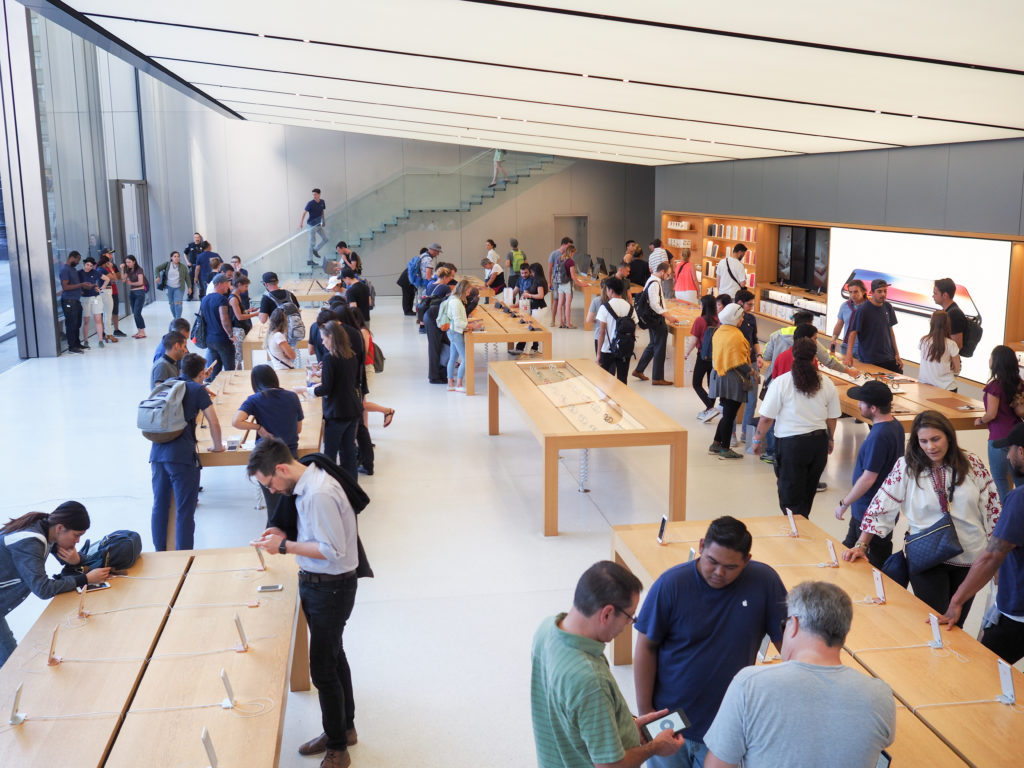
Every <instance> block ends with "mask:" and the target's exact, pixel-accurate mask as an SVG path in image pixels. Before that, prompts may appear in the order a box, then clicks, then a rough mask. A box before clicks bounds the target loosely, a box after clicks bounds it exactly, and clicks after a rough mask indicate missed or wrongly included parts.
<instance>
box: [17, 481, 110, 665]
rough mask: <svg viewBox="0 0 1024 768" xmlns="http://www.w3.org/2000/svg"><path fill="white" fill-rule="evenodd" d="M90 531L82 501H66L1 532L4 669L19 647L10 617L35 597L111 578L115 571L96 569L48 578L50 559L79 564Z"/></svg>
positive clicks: (19, 519)
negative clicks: (81, 546)
mask: <svg viewBox="0 0 1024 768" xmlns="http://www.w3.org/2000/svg"><path fill="white" fill-rule="evenodd" d="M88 529H89V513H88V512H87V511H86V509H85V507H84V506H82V505H81V504H80V503H79V502H77V501H65V502H64V503H63V504H61V505H60V506H59V507H57V508H56V509H55V510H53V512H50V513H49V514H47V513H46V512H29V513H28V514H26V515H22V516H21V517H18V518H15V519H13V520H8V521H7V524H6V525H5V526H3V527H2V528H0V667H2V666H3V665H4V662H6V661H7V659H8V657H10V655H11V654H12V653H14V649H15V648H17V646H18V643H17V641H15V639H14V633H12V632H11V628H10V627H9V626H8V625H7V619H6V616H7V614H8V613H10V612H11V611H13V610H14V609H15V608H17V607H18V606H19V605H21V603H22V601H24V600H25V598H26V597H28V594H29V592H31V593H32V594H34V595H35V596H36V597H39V598H42V599H43V600H49V599H50V598H51V597H54V596H56V595H59V594H61V593H62V592H70V591H71V590H73V589H75V588H76V587H83V586H85V585H86V584H95V583H97V582H100V581H103V580H104V579H106V578H107V576H109V575H110V569H109V568H94V569H93V570H91V571H89V573H72V574H69V575H67V576H54V577H53V578H52V579H50V578H47V576H46V556H47V555H49V554H52V555H53V556H54V557H56V558H57V559H58V560H59V561H60V562H61V563H67V564H70V565H77V564H78V562H79V560H80V558H79V556H78V552H77V551H76V550H75V545H76V544H78V540H79V539H80V538H82V534H84V533H85V532H86V531H87V530H88Z"/></svg>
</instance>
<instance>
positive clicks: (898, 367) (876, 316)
mask: <svg viewBox="0 0 1024 768" xmlns="http://www.w3.org/2000/svg"><path fill="white" fill-rule="evenodd" d="M888 289H889V284H888V283H887V282H885V280H882V279H881V278H877V279H875V280H872V281H871V293H870V294H869V295H868V300H867V301H865V302H864V303H863V304H861V305H860V306H859V307H858V308H857V311H856V312H854V313H853V317H852V318H851V319H850V331H849V333H848V334H847V335H846V360H845V363H846V366H847V367H850V366H852V365H853V350H854V349H857V350H858V354H859V357H858V358H857V359H858V360H860V361H861V362H862V363H869V364H871V365H877V366H879V367H881V368H886V369H888V370H890V371H894V372H895V373H903V361H902V360H901V359H900V350H899V348H898V347H897V346H896V332H895V331H893V327H894V326H895V325H896V324H897V323H898V322H899V321H898V320H897V319H896V310H895V309H893V307H892V304H890V303H889V302H888V301H886V300H885V297H886V293H887V291H888Z"/></svg>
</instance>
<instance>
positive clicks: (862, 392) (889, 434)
mask: <svg viewBox="0 0 1024 768" xmlns="http://www.w3.org/2000/svg"><path fill="white" fill-rule="evenodd" d="M846 394H847V396H848V397H849V398H850V399H851V400H856V401H857V405H858V406H860V415H861V417H863V418H864V419H870V420H871V431H870V432H868V436H867V439H865V440H864V442H863V443H862V444H861V446H860V450H859V451H858V452H857V463H856V464H854V467H853V487H852V488H851V489H850V490H848V491H847V492H846V493H845V494H844V495H843V496H842V497H841V498H840V499H839V503H838V504H837V505H836V509H835V516H836V520H842V519H843V515H844V514H846V510H847V509H849V510H850V528H849V531H848V532H847V534H846V538H845V539H844V540H843V546H844V547H846V548H847V549H851V548H852V547H855V546H858V545H857V539H859V538H860V523H861V520H863V519H864V513H865V512H866V511H867V508H868V505H869V504H870V503H871V500H872V499H873V498H874V497H875V494H876V493H877V492H878V489H879V488H881V487H882V483H884V482H885V478H887V477H888V476H889V472H890V471H891V470H892V468H893V465H894V464H895V463H896V460H897V459H898V458H899V457H900V456H902V455H903V451H904V447H905V444H906V435H905V434H904V432H903V425H902V424H900V423H899V422H898V421H896V419H895V418H893V415H892V391H891V390H890V389H889V388H888V387H887V386H886V385H885V384H883V383H882V382H880V381H869V382H867V383H866V384H864V386H861V387H850V389H849V390H847V392H846ZM865 554H866V555H867V558H868V562H869V563H871V564H872V565H873V566H874V567H875V568H881V567H882V565H883V564H884V563H885V560H886V558H887V557H889V555H891V554H892V532H891V531H890V532H889V535H887V536H884V537H883V536H876V537H875V538H873V539H872V540H871V545H870V547H868V548H867V552H866V553H865Z"/></svg>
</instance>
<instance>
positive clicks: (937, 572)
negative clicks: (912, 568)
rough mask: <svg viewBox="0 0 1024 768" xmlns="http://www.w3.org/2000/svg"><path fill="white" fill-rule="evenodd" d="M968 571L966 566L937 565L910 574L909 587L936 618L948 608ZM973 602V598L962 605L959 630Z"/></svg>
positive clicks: (958, 622) (958, 623)
mask: <svg viewBox="0 0 1024 768" xmlns="http://www.w3.org/2000/svg"><path fill="white" fill-rule="evenodd" d="M969 570H970V567H969V566H966V565H947V564H946V563H939V564H938V565H936V566H934V567H932V568H929V569H927V570H925V571H921V572H920V573H918V574H911V576H910V587H911V589H913V591H914V594H915V595H916V596H917V599H918V600H921V601H923V602H925V603H927V604H928V606H929V607H930V608H931V609H932V610H933V611H935V615H936V616H941V615H942V614H944V613H945V612H946V609H947V608H949V601H950V599H951V598H952V597H953V593H955V592H956V591H957V589H958V588H959V587H960V585H961V584H963V581H964V579H966V578H967V572H968V571H969ZM973 602H974V598H973V597H972V598H971V599H970V600H967V601H966V602H965V603H964V609H963V610H962V611H961V612H960V620H959V621H957V623H956V625H957V626H958V627H960V628H961V629H963V627H964V622H965V621H967V614H968V613H970V611H971V603H973Z"/></svg>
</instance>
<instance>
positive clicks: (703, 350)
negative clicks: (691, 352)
mask: <svg viewBox="0 0 1024 768" xmlns="http://www.w3.org/2000/svg"><path fill="white" fill-rule="evenodd" d="M717 330H718V326H717V325H709V326H708V327H707V328H705V329H704V338H702V339H701V340H700V359H701V360H703V361H704V362H706V363H710V362H711V337H712V336H714V335H715V331H717Z"/></svg>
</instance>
